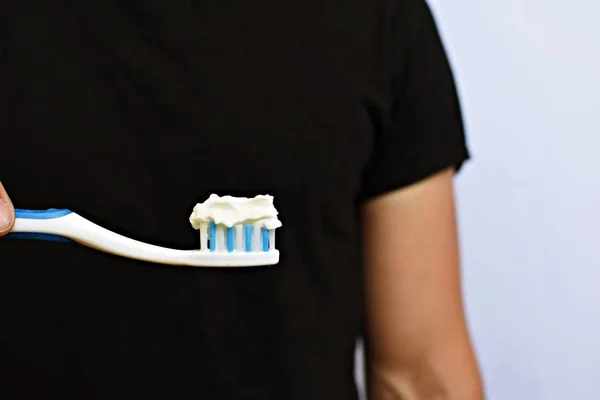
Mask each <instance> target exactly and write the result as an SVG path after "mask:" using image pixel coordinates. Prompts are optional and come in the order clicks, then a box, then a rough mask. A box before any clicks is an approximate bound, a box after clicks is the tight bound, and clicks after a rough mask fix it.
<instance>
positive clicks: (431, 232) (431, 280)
mask: <svg viewBox="0 0 600 400" xmlns="http://www.w3.org/2000/svg"><path fill="white" fill-rule="evenodd" d="M453 175H454V171H453V170H446V171H443V172H441V173H439V174H437V175H435V176H433V177H431V178H428V179H426V180H424V181H422V182H419V183H417V184H414V185H412V186H410V187H407V188H403V189H400V190H398V191H395V192H392V193H389V194H385V195H383V196H381V197H378V198H375V199H373V200H371V201H369V202H368V203H367V204H365V206H364V209H363V216H364V221H365V224H364V229H365V235H364V237H365V241H366V243H365V246H366V254H365V256H366V294H367V321H368V324H367V326H368V328H367V330H368V333H367V340H366V348H367V377H368V378H367V382H368V390H369V396H370V397H369V399H370V400H483V398H484V395H483V389H482V382H481V377H480V374H479V370H478V366H477V362H476V358H475V355H474V352H473V349H472V346H471V341H470V338H469V334H468V330H467V324H466V322H465V314H464V311H463V302H462V296H461V284H460V268H459V251H458V238H457V229H456V216H455V202H454V189H453Z"/></svg>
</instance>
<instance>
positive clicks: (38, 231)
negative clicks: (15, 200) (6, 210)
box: [6, 208, 72, 242]
mask: <svg viewBox="0 0 600 400" xmlns="http://www.w3.org/2000/svg"><path fill="white" fill-rule="evenodd" d="M70 214H72V211H71V210H65V209H56V208H50V209H48V210H23V209H15V217H16V219H15V225H14V227H13V229H12V231H11V232H10V233H9V234H8V235H6V237H7V238H13V239H34V240H48V241H53V242H72V240H70V239H68V238H66V237H64V236H62V235H61V234H62V233H63V232H62V231H63V230H62V229H60V228H61V225H62V224H61V223H60V221H61V219H62V218H63V217H66V216H68V215H70Z"/></svg>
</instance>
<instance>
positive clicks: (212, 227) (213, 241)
mask: <svg viewBox="0 0 600 400" xmlns="http://www.w3.org/2000/svg"><path fill="white" fill-rule="evenodd" d="M208 235H209V238H210V251H215V250H217V224H215V223H214V222H212V221H211V222H210V223H209V224H208Z"/></svg>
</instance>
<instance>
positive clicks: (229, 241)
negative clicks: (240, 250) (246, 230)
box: [227, 228, 235, 253]
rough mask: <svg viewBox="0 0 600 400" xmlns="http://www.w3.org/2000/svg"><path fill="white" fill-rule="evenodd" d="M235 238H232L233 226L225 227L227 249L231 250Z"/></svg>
mask: <svg viewBox="0 0 600 400" xmlns="http://www.w3.org/2000/svg"><path fill="white" fill-rule="evenodd" d="M234 245H235V240H234V239H233V228H227V251H229V252H230V253H231V252H232V251H233V248H234Z"/></svg>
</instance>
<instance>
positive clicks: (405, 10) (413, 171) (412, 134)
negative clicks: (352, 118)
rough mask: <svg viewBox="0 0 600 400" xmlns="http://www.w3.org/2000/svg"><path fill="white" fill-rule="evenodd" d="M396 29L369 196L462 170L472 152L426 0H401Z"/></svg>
mask: <svg viewBox="0 0 600 400" xmlns="http://www.w3.org/2000/svg"><path fill="white" fill-rule="evenodd" d="M390 31H391V40H390V41H389V44H390V46H391V50H390V57H389V58H390V61H389V63H390V64H391V67H390V71H391V74H390V75H391V79H390V80H389V88H390V90H391V96H390V98H391V101H390V106H389V107H388V111H387V112H386V113H385V114H386V121H385V123H383V124H382V129H381V132H379V134H378V135H377V136H376V139H375V143H374V148H373V153H372V157H371V159H370V162H369V163H368V165H367V166H366V168H365V171H364V172H365V173H364V176H363V178H364V180H363V191H362V198H363V199H364V198H369V197H373V196H377V195H379V194H383V193H385V192H389V191H392V190H395V189H398V188H402V187H404V186H408V185H410V184H413V183H416V182H419V181H421V180H423V179H425V178H427V177H429V176H431V175H434V174H435V173H437V172H440V171H442V170H444V169H446V168H450V167H454V168H455V169H456V170H457V171H458V170H459V169H460V167H461V166H462V164H463V163H464V161H466V160H467V159H468V158H469V152H468V149H467V144H466V140H465V132H464V126H463V119H462V115H461V109H460V105H459V100H458V96H457V91H456V87H455V82H454V77H453V73H452V71H451V68H450V65H449V62H448V58H447V55H446V52H445V50H444V46H443V44H442V41H441V39H440V35H439V32H438V29H437V27H436V23H435V21H434V18H433V15H432V13H431V10H430V9H429V7H428V5H427V3H426V2H425V0H398V7H397V9H396V10H395V13H394V16H393V25H392V29H391V30H390Z"/></svg>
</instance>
